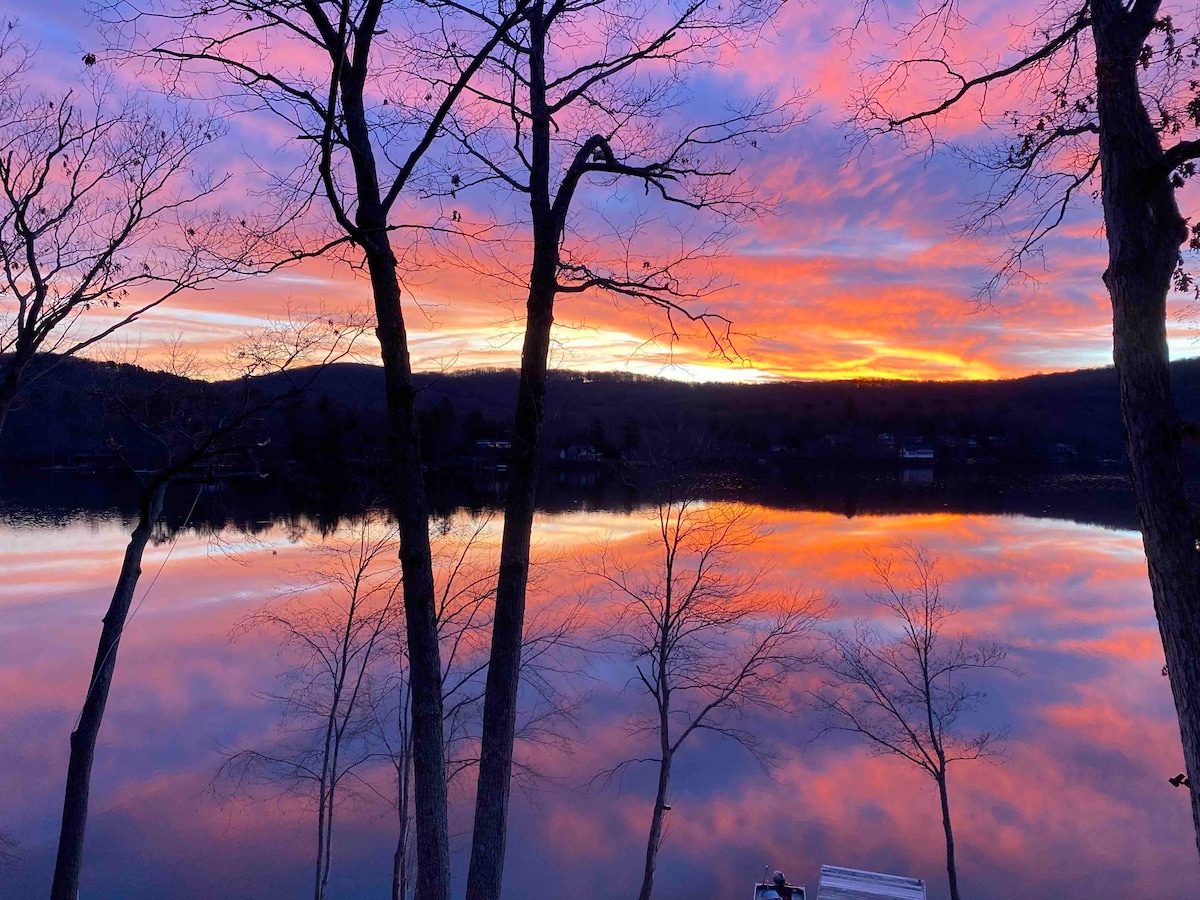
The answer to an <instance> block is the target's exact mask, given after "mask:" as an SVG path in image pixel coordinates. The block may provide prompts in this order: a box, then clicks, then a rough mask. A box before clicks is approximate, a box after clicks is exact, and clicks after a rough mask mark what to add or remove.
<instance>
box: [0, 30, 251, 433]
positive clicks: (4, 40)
mask: <svg viewBox="0 0 1200 900" xmlns="http://www.w3.org/2000/svg"><path fill="white" fill-rule="evenodd" d="M14 34H16V32H15V31H13V30H9V31H8V32H6V34H5V35H4V36H3V37H0V429H2V428H3V426H4V421H5V418H6V417H7V414H8V412H9V410H10V409H11V408H12V405H13V403H14V401H15V400H16V398H17V396H18V393H19V391H20V390H21V387H22V386H23V384H25V383H26V382H27V381H28V380H29V379H30V378H35V377H37V376H39V375H41V374H43V373H44V372H45V371H47V370H48V369H49V368H50V367H52V365H53V361H52V360H49V359H46V360H42V361H41V362H35V358H36V357H37V355H38V354H42V353H51V354H55V357H54V359H56V360H61V359H62V358H64V357H68V356H72V355H74V354H77V353H79V352H81V351H83V350H85V349H86V348H88V347H91V346H92V345H94V344H96V343H97V342H99V341H102V340H103V339H105V338H106V337H108V336H110V335H112V334H113V333H114V332H116V331H118V330H119V329H121V328H124V327H125V326H127V325H129V324H131V323H132V322H135V321H136V320H138V319H139V318H141V317H142V316H144V315H145V314H146V313H147V312H149V311H150V310H152V309H154V308H155V307H157V306H159V305H160V304H161V303H163V302H165V301H166V300H168V299H170V298H171V297H174V296H176V295H177V294H179V293H181V292H183V291H187V290H193V289H197V288H201V287H204V286H205V285H209V284H211V283H212V282H213V281H215V280H216V279H219V278H222V277H225V276H228V275H234V274H246V273H248V272H249V271H250V270H251V269H253V267H254V266H255V265H256V263H255V261H254V260H253V258H252V257H253V256H254V252H255V248H256V242H255V241H254V240H252V239H251V238H249V237H248V236H247V233H246V232H245V230H244V229H241V228H240V227H239V224H238V222H237V221H235V220H232V219H230V218H229V217H228V216H226V215H223V214H222V213H221V212H220V211H219V210H218V209H217V208H215V207H213V206H212V205H211V203H210V204H209V205H208V207H207V208H205V207H204V206H203V205H202V203H201V201H202V199H203V198H205V197H206V196H207V195H209V194H211V193H212V192H213V191H216V190H218V189H219V188H220V187H221V186H222V185H223V184H224V182H225V180H226V177H214V176H213V175H212V174H211V173H208V172H206V171H205V169H204V168H203V161H202V156H203V152H204V150H205V149H206V148H208V147H209V146H210V145H212V143H213V142H214V141H215V140H216V139H217V138H218V137H219V135H220V133H221V130H222V129H221V127H220V123H219V122H217V121H216V120H214V119H212V118H208V117H204V116H196V115H192V114H189V113H183V112H178V111H177V110H174V109H172V110H168V111H165V112H162V111H159V110H157V109H156V108H154V106H153V105H152V104H151V103H149V102H148V101H147V100H146V99H145V98H144V97H140V96H138V95H134V94H128V93H125V92H123V91H122V90H121V89H120V88H119V87H118V86H117V85H116V84H115V83H114V80H113V78H112V77H111V76H110V75H108V74H107V73H105V72H104V71H102V70H101V69H100V67H99V66H96V68H93V69H89V71H88V73H87V77H86V78H85V79H84V82H83V84H82V85H80V86H79V87H78V88H73V89H70V90H67V91H65V92H62V93H61V94H48V93H44V92H39V91H35V90H34V89H33V88H32V87H31V86H30V83H31V81H32V78H31V70H32V69H33V67H34V66H35V64H36V62H37V59H36V54H35V53H33V52H32V51H30V50H27V49H26V48H25V47H23V46H22V45H21V44H20V43H19V42H18V41H17V39H16V38H14V37H13V35H14ZM88 60H89V61H90V63H91V64H92V65H95V58H94V57H91V56H89V57H88ZM243 224H244V223H243ZM88 313H90V314H91V315H87V314H88Z"/></svg>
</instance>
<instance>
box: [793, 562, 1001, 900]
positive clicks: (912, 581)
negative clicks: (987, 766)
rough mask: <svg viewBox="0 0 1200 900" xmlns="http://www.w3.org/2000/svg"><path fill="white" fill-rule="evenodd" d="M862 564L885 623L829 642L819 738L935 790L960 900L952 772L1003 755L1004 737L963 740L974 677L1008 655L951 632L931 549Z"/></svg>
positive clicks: (975, 697)
mask: <svg viewBox="0 0 1200 900" xmlns="http://www.w3.org/2000/svg"><path fill="white" fill-rule="evenodd" d="M868 559H869V560H870V565H871V569H872V572H873V574H874V579H875V582H876V585H877V590H875V591H873V592H870V593H868V595H867V596H868V597H869V598H870V600H871V602H873V603H874V604H876V605H877V606H878V607H879V609H880V610H881V611H882V612H883V613H885V614H886V615H887V616H888V618H889V621H888V623H887V624H886V625H885V626H883V627H882V628H880V629H876V628H873V627H872V626H871V625H869V624H868V623H867V622H865V621H861V620H860V621H858V622H855V624H854V627H853V629H852V630H851V631H849V632H845V631H834V632H831V633H830V635H829V641H830V647H829V650H828V652H827V653H826V654H825V656H824V660H823V661H824V666H825V669H826V671H827V674H828V679H827V681H826V684H825V685H824V686H823V687H822V688H821V689H820V690H818V691H817V692H816V693H815V694H814V697H815V701H816V705H817V707H818V709H819V710H821V711H822V712H823V713H824V714H825V724H824V731H826V732H828V731H846V732H850V733H851V734H853V735H855V736H857V737H858V738H859V739H860V740H861V741H863V742H864V743H865V744H866V746H867V748H868V749H869V750H870V751H871V752H873V753H877V754H880V755H891V756H898V757H900V758H901V759H904V760H907V761H908V762H909V763H911V764H913V765H914V766H917V767H918V768H920V769H921V771H923V772H925V774H927V775H928V776H929V777H930V778H932V779H933V780H934V782H935V783H936V784H937V788H938V798H939V800H940V801H941V808H942V828H943V830H944V832H945V836H946V872H947V875H948V876H949V879H950V897H951V900H959V896H960V895H959V891H958V869H957V866H956V863H955V857H954V829H953V827H952V825H951V821H950V794H949V787H948V780H947V779H948V770H949V767H950V764H951V763H957V762H964V761H968V760H977V759H988V758H991V757H994V756H995V755H996V754H997V753H998V751H999V750H1000V746H999V744H1000V742H1001V741H1002V740H1003V738H1004V733H1003V732H1001V731H992V730H987V729H985V730H981V731H973V732H969V733H964V730H963V723H962V722H961V721H960V720H961V719H962V717H963V716H964V715H968V714H970V713H972V712H974V711H976V710H977V709H978V708H979V707H980V705H981V704H982V703H983V701H984V699H985V697H986V694H985V693H984V692H983V691H982V690H980V689H979V688H977V687H973V686H972V685H971V684H970V682H969V678H970V676H971V675H973V674H975V673H977V672H979V671H980V670H987V669H1002V668H1005V665H1004V661H1005V656H1006V654H1007V650H1006V649H1005V648H1004V647H1002V646H1001V645H999V644H995V643H989V642H985V641H980V640H977V639H975V638H973V637H972V636H970V635H958V634H953V633H950V632H949V630H948V629H949V627H950V622H951V619H952V618H953V617H954V615H955V614H956V613H957V612H958V609H957V608H956V607H954V606H953V605H951V604H950V603H949V602H948V601H947V600H946V599H945V598H944V597H943V596H942V585H943V579H942V576H941V574H940V573H939V572H938V571H937V560H936V559H935V558H934V557H933V556H932V555H931V554H930V553H929V552H928V551H927V550H925V549H923V548H921V547H918V546H917V545H916V544H913V543H911V542H910V543H903V544H899V545H897V546H896V547H895V548H894V550H893V552H892V553H890V554H888V555H869V557H868Z"/></svg>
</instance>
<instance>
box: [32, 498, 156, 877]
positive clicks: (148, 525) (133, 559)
mask: <svg viewBox="0 0 1200 900" xmlns="http://www.w3.org/2000/svg"><path fill="white" fill-rule="evenodd" d="M165 493H166V484H158V485H156V486H153V487H150V488H147V489H146V490H145V491H144V492H143V493H142V498H141V503H140V511H139V515H138V523H137V527H136V528H134V530H133V534H132V535H130V538H129V544H128V545H127V546H126V548H125V560H124V562H123V563H122V565H121V574H120V576H118V578H117V585H116V588H115V589H114V591H113V596H112V600H111V601H110V602H109V604H108V611H107V612H106V613H105V614H104V622H103V625H102V626H101V629H100V643H99V644H98V645H97V646H96V660H95V663H94V664H93V666H92V678H91V681H90V682H89V685H88V690H87V694H86V695H85V696H84V699H83V709H82V710H81V711H80V713H79V724H78V725H77V726H76V727H75V730H74V731H72V732H71V756H70V760H69V761H68V763H67V786H66V791H65V793H64V796H63V814H62V828H61V830H60V832H59V837H58V858H57V860H56V861H55V864H54V882H53V885H52V886H51V889H50V897H51V900H76V898H77V897H78V895H79V875H80V872H81V870H82V868H83V839H84V832H85V830H86V828H87V816H88V794H89V791H90V788H91V780H92V762H93V760H94V759H95V755H96V738H97V736H98V735H99V734H100V723H101V721H102V720H103V718H104V707H105V705H106V704H107V703H108V692H109V689H110V688H111V687H112V679H113V671H114V670H115V669H116V665H117V649H118V647H119V646H120V643H121V633H122V632H123V631H124V629H125V622H126V621H127V620H128V618H129V609H130V606H131V604H132V603H133V592H134V591H135V590H136V588H137V584H138V579H139V578H140V577H141V574H142V554H143V553H144V552H145V550H146V544H148V543H149V542H150V536H151V534H152V533H153V531H154V525H155V523H156V522H157V521H158V518H159V516H160V515H161V513H162V504H163V495H164V494H165Z"/></svg>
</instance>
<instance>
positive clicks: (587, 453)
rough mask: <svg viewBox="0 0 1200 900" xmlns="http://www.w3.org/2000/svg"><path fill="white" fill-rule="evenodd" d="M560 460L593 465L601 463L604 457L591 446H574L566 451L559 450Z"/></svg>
mask: <svg viewBox="0 0 1200 900" xmlns="http://www.w3.org/2000/svg"><path fill="white" fill-rule="evenodd" d="M558 458H559V459H564V460H566V461H567V462H580V463H592V462H600V460H601V459H603V458H604V457H603V454H601V453H600V451H599V450H597V449H596V448H595V447H593V446H592V445H591V444H572V445H571V446H570V447H568V448H567V449H565V450H559V451H558Z"/></svg>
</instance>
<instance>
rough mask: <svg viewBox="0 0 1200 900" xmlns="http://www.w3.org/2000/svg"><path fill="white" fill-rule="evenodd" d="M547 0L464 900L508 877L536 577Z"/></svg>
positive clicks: (548, 227)
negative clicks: (532, 561)
mask: <svg viewBox="0 0 1200 900" xmlns="http://www.w3.org/2000/svg"><path fill="white" fill-rule="evenodd" d="M543 9H544V4H542V3H540V2H538V3H535V4H534V5H533V6H532V7H531V10H530V13H529V23H530V31H531V38H530V46H531V48H532V53H531V54H530V55H531V59H530V73H531V78H530V81H531V87H530V98H531V99H530V107H531V110H532V113H533V115H532V123H533V124H532V126H531V137H532V141H533V149H532V155H531V167H530V185H531V190H530V212H531V217H532V221H533V263H532V265H531V267H530V272H529V295H528V299H527V302H526V311H525V341H524V345H523V346H522V349H521V379H520V384H519V386H518V389H517V410H516V419H515V424H514V429H513V449H512V458H511V460H510V463H509V484H508V495H507V498H506V500H505V504H504V531H503V535H502V538H501V545H500V565H499V573H498V576H497V581H496V615H495V618H494V620H493V624H492V645H491V657H490V659H489V662H488V673H487V684H486V687H485V690H484V704H483V732H482V737H481V745H480V757H479V780H478V787H477V790H476V798H475V823H474V833H473V836H472V842H471V867H470V871H469V873H468V878H467V900H498V898H499V897H500V890H501V885H502V883H503V877H504V850H505V838H506V832H507V818H508V800H509V790H510V785H511V780H512V758H513V742H514V738H515V733H516V720H517V694H518V687H519V683H520V677H521V644H522V640H523V637H524V629H525V596H526V588H527V586H528V581H529V546H530V539H531V534H532V531H533V516H534V510H535V506H536V500H537V475H538V457H539V455H540V453H541V444H542V422H543V420H544V418H545V408H546V374H547V364H548V359H549V355H550V331H551V328H552V327H553V324H554V297H555V294H556V293H557V277H558V234H559V228H558V226H557V225H556V224H555V221H554V215H553V213H552V211H551V202H550V174H549V173H550V127H551V122H550V113H549V110H548V108H547V107H546V97H545V62H544V40H545V32H544V27H545V23H544V20H543V18H542V10H543Z"/></svg>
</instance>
